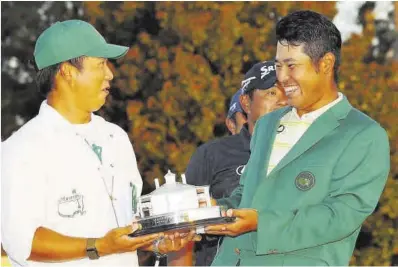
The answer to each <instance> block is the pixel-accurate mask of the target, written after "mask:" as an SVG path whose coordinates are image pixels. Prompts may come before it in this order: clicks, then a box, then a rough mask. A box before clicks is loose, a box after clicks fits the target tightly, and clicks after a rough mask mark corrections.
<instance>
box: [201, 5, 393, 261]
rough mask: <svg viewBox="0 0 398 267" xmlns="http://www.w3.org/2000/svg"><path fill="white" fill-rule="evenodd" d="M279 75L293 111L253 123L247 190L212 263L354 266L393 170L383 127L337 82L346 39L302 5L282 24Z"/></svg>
mask: <svg viewBox="0 0 398 267" xmlns="http://www.w3.org/2000/svg"><path fill="white" fill-rule="evenodd" d="M276 35H277V40H278V44H277V52H276V70H277V77H278V80H279V82H280V83H281V85H282V86H283V88H284V90H285V92H286V95H287V98H288V104H289V105H290V107H287V108H282V109H279V110H276V111H274V112H272V113H270V114H267V115H265V116H264V117H262V118H261V119H260V120H259V121H257V124H256V126H255V129H254V133H253V136H252V139H251V144H250V147H251V156H250V159H249V162H248V163H247V165H246V168H245V171H244V173H243V175H242V177H241V180H240V186H238V188H237V189H236V190H235V191H234V192H233V194H232V195H231V196H230V197H229V198H226V199H221V200H217V203H218V205H224V206H227V207H229V208H234V209H230V210H228V211H227V216H235V217H237V219H236V221H235V222H234V223H232V224H225V225H215V226H208V227H206V232H207V233H209V234H224V235H227V236H229V237H226V238H225V239H224V242H223V244H222V246H221V247H220V249H219V252H218V254H217V256H216V258H215V260H214V261H213V263H212V265H224V266H225V265H244V266H248V265H262V266H265V265H275V266H277V265H279V266H280V265H290V266H292V265H295V266H298V265H307V266H309V265H348V263H349V260H350V257H351V255H352V252H353V250H354V247H355V242H356V240H357V237H358V233H359V231H360V228H361V225H362V223H363V222H364V220H365V219H366V218H367V217H368V216H369V215H370V214H371V213H372V212H373V210H374V209H375V207H376V205H377V202H378V200H379V197H380V194H381V192H382V190H383V188H384V186H385V183H386V179H387V177H388V172H389V168H390V166H389V162H390V159H389V143H388V137H387V134H386V132H385V130H384V129H383V128H382V127H381V126H380V125H379V124H378V123H377V122H375V121H374V120H372V119H371V118H369V117H368V116H366V115H365V114H363V113H361V112H360V111H358V110H357V109H355V108H353V107H352V106H351V105H350V103H349V102H348V100H347V98H346V97H345V96H344V95H343V94H341V93H340V92H339V90H338V88H337V74H338V68H339V64H340V50H341V36H340V32H339V31H338V29H337V28H336V27H335V25H333V23H332V22H330V21H329V20H328V19H327V18H326V17H324V16H322V15H320V14H318V13H315V12H312V11H297V12H294V13H292V14H290V15H288V16H286V17H284V18H283V19H282V20H280V21H279V22H278V24H277V27H276Z"/></svg>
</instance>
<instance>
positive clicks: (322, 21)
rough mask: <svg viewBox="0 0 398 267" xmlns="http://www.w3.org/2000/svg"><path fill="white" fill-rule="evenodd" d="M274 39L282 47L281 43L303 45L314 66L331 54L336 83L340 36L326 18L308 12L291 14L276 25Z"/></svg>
mask: <svg viewBox="0 0 398 267" xmlns="http://www.w3.org/2000/svg"><path fill="white" fill-rule="evenodd" d="M276 39H277V41H278V42H279V43H281V44H282V45H283V43H282V42H286V43H287V44H288V45H294V46H297V45H301V44H304V53H305V54H307V55H308V56H309V57H310V58H311V59H312V61H313V63H314V64H316V65H317V63H318V61H319V59H321V57H323V56H324V55H325V54H326V53H328V52H331V53H333V55H334V56H335V58H336V61H335V63H334V80H335V82H336V83H337V81H338V69H339V66H340V57H341V56H340V50H341V34H340V31H339V30H338V29H337V27H336V26H335V25H334V24H333V23H332V22H331V21H330V20H329V19H328V18H326V17H325V16H323V15H321V14H318V13H316V12H313V11H310V10H302V11H296V12H293V13H291V14H289V15H287V16H286V17H284V18H282V19H281V20H280V21H279V22H278V23H277V24H276Z"/></svg>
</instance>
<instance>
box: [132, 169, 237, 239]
mask: <svg viewBox="0 0 398 267" xmlns="http://www.w3.org/2000/svg"><path fill="white" fill-rule="evenodd" d="M164 178H165V181H166V182H165V184H163V185H162V186H159V180H158V179H155V185H156V189H155V190H154V191H153V192H152V193H150V194H147V195H143V196H141V197H140V199H139V202H138V222H139V223H140V224H141V225H142V229H141V230H137V231H135V232H134V233H131V234H130V236H131V237H133V236H140V235H145V234H151V233H157V232H164V231H169V230H181V229H196V233H198V234H200V233H204V227H205V226H206V225H211V224H218V223H229V222H232V221H234V219H235V218H231V217H222V216H221V207H220V206H211V203H210V194H209V186H194V185H188V184H187V183H186V180H185V175H184V174H183V175H181V178H182V183H179V182H177V181H176V175H175V174H173V173H171V172H170V170H169V172H168V173H167V174H166V175H165V177H164Z"/></svg>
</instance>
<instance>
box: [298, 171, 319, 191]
mask: <svg viewBox="0 0 398 267" xmlns="http://www.w3.org/2000/svg"><path fill="white" fill-rule="evenodd" d="M294 182H295V184H296V187H297V188H298V189H299V190H301V191H308V190H310V189H311V188H313V187H314V185H315V176H314V174H313V173H312V172H309V171H304V172H300V173H299V175H297V177H296V179H295V181H294Z"/></svg>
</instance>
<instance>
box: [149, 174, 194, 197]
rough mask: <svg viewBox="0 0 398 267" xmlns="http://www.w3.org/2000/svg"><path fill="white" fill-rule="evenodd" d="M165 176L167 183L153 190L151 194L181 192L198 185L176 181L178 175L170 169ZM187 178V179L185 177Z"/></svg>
mask: <svg viewBox="0 0 398 267" xmlns="http://www.w3.org/2000/svg"><path fill="white" fill-rule="evenodd" d="M164 178H165V181H166V182H165V183H164V184H163V185H161V186H160V187H158V188H157V189H155V190H154V191H152V192H151V193H150V194H149V195H151V196H153V195H163V194H166V195H168V194H174V193H178V192H181V190H184V191H185V190H195V191H196V187H195V186H194V185H189V184H185V183H179V182H177V181H176V175H175V174H174V173H172V172H171V171H170V170H169V171H168V172H167V174H166V175H165V176H164ZM183 180H185V179H183Z"/></svg>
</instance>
